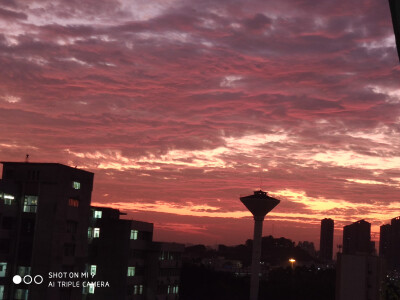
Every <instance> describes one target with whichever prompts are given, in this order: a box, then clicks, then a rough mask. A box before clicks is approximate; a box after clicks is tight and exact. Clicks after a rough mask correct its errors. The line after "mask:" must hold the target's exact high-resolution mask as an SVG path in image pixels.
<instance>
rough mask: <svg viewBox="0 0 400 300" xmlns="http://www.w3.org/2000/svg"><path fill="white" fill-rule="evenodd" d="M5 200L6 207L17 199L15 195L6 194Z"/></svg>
mask: <svg viewBox="0 0 400 300" xmlns="http://www.w3.org/2000/svg"><path fill="white" fill-rule="evenodd" d="M3 199H4V204H5V205H12V204H13V202H14V200H15V197H14V196H13V195H9V194H4V195H3Z"/></svg>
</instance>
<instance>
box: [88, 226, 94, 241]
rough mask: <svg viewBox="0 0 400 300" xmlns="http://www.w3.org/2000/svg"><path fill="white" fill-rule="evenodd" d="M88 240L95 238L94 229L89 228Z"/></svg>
mask: <svg viewBox="0 0 400 300" xmlns="http://www.w3.org/2000/svg"><path fill="white" fill-rule="evenodd" d="M87 235H88V238H89V239H91V238H92V237H93V228H92V227H89V228H88V231H87Z"/></svg>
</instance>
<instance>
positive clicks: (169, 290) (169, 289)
mask: <svg viewBox="0 0 400 300" xmlns="http://www.w3.org/2000/svg"><path fill="white" fill-rule="evenodd" d="M167 294H171V286H170V285H168V290H167Z"/></svg>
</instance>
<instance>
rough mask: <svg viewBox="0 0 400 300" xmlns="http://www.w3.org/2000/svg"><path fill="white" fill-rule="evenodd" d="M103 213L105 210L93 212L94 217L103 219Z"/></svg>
mask: <svg viewBox="0 0 400 300" xmlns="http://www.w3.org/2000/svg"><path fill="white" fill-rule="evenodd" d="M102 215H103V212H102V211H101V210H95V211H94V212H93V217H94V218H96V219H101V217H102Z"/></svg>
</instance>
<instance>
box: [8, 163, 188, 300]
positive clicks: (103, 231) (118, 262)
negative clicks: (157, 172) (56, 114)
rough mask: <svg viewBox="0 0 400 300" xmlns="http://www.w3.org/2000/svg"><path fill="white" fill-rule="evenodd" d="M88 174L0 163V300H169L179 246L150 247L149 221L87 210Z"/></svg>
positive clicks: (42, 165) (175, 290)
mask: <svg viewBox="0 0 400 300" xmlns="http://www.w3.org/2000/svg"><path fill="white" fill-rule="evenodd" d="M93 177H94V174H93V173H90V172H87V171H83V170H80V169H76V168H71V167H68V166H65V165H61V164H53V163H27V162H25V163H19V162H3V175H2V180H1V181H0V300H2V299H10V300H14V299H15V300H82V299H96V300H97V299H98V300H102V299H107V300H109V299H118V300H120V299H121V300H128V299H146V300H156V299H177V295H178V291H179V279H180V277H179V274H180V268H181V253H182V252H183V248H184V246H183V245H180V244H171V243H157V242H153V224H151V223H145V222H139V221H133V220H123V219H120V215H121V213H120V212H119V211H118V210H116V209H111V208H104V207H91V206H90V202H91V192H92V188H93ZM70 274H72V275H74V274H76V275H77V276H76V277H74V278H71V277H70V276H69V275H70ZM82 274H90V276H89V278H85V277H84V276H83V275H82ZM15 275H18V276H19V280H20V281H21V280H22V282H18V280H17V281H15V280H13V278H14V277H15ZM34 280H36V281H35V282H36V283H35V282H34ZM31 281H32V282H31ZM85 282H86V283H85ZM51 284H53V285H51ZM67 284H69V286H68V285H67Z"/></svg>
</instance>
